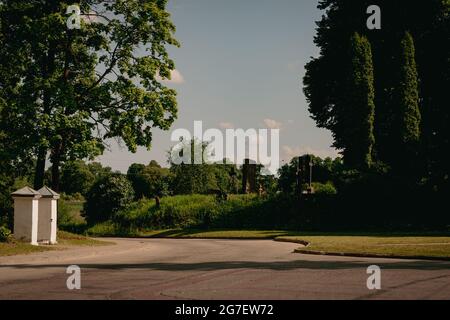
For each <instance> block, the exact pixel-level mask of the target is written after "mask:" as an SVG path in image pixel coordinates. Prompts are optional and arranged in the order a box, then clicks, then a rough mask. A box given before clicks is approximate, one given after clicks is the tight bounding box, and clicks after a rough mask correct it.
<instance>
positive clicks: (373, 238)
mask: <svg viewBox="0 0 450 320" xmlns="http://www.w3.org/2000/svg"><path fill="white" fill-rule="evenodd" d="M139 236H143V237H163V238H217V239H220V238H230V239H277V240H284V241H286V240H288V241H296V242H304V241H306V242H308V243H309V245H308V246H307V247H304V248H301V249H302V250H305V251H316V252H317V251H319V252H328V253H336V254H341V253H348V254H357V255H358V254H362V255H383V256H398V257H417V258H420V257H432V258H444V259H450V236H443V235H437V234H387V233H384V234H379V233H373V234H366V235H362V234H345V233H343V234H332V233H329V234H323V233H307V232H292V231H276V230H267V231H264V230H211V231H205V230H162V231H149V232H143V233H141V234H140V235H139Z"/></svg>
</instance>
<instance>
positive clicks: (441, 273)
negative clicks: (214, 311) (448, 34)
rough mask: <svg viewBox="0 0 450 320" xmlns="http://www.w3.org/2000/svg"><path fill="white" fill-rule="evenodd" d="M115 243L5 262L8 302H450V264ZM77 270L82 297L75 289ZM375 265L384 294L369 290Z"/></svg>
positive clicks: (244, 243)
mask: <svg viewBox="0 0 450 320" xmlns="http://www.w3.org/2000/svg"><path fill="white" fill-rule="evenodd" d="M107 240H109V241H113V242H115V243H116V245H112V246H101V247H80V248H76V249H69V250H66V251H48V252H42V253H36V254H31V255H26V256H14V257H0V299H450V262H439V261H414V260H393V259H392V260H391V259H373V258H352V257H330V256H313V255H303V254H298V253H293V250H294V249H295V248H297V247H298V246H299V245H298V244H294V243H285V242H275V241H271V240H198V239H195V240H187V239H107ZM69 265H78V266H80V268H81V290H68V289H67V286H66V280H67V277H68V276H69V275H68V274H66V268H67V267H68V266H69ZM370 265H378V266H379V267H380V268H381V290H369V289H368V288H367V285H366V281H367V278H368V276H369V275H368V274H367V267H368V266H370Z"/></svg>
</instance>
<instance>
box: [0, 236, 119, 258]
mask: <svg viewBox="0 0 450 320" xmlns="http://www.w3.org/2000/svg"><path fill="white" fill-rule="evenodd" d="M110 244H112V243H110V242H107V241H100V240H95V239H91V238H88V237H85V236H81V235H77V234H72V233H69V232H65V231H58V244H57V245H52V246H49V245H39V246H32V245H31V244H29V243H25V242H21V241H16V240H11V241H9V242H0V256H12V255H19V254H30V253H35V252H43V251H49V250H63V249H66V248H69V247H74V246H101V245H110Z"/></svg>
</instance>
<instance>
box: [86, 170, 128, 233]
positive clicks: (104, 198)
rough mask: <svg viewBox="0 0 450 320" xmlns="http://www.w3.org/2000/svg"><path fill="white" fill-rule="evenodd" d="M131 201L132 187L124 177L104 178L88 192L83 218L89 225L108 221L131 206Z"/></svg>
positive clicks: (111, 176)
mask: <svg viewBox="0 0 450 320" xmlns="http://www.w3.org/2000/svg"><path fill="white" fill-rule="evenodd" d="M133 199H134V191H133V187H132V185H131V183H130V182H129V181H128V179H127V178H126V177H125V176H123V175H120V174H113V175H110V176H105V177H103V178H101V179H100V180H98V181H97V182H96V183H95V184H94V185H93V186H92V188H91V189H90V190H89V192H88V194H87V196H86V203H85V205H84V209H83V216H84V217H85V218H86V220H87V222H88V223H89V224H92V223H94V222H99V221H106V220H109V219H111V218H113V217H114V215H115V214H116V213H117V212H119V211H120V210H122V209H125V208H126V207H127V206H128V205H129V204H131V203H132V201H133Z"/></svg>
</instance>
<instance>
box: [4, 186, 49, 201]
mask: <svg viewBox="0 0 450 320" xmlns="http://www.w3.org/2000/svg"><path fill="white" fill-rule="evenodd" d="M11 195H12V196H13V198H34V199H39V198H41V197H42V195H41V194H40V193H39V192H37V191H36V190H34V189H32V188H30V187H24V188H22V189H19V190H17V191H15V192H13V193H11Z"/></svg>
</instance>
